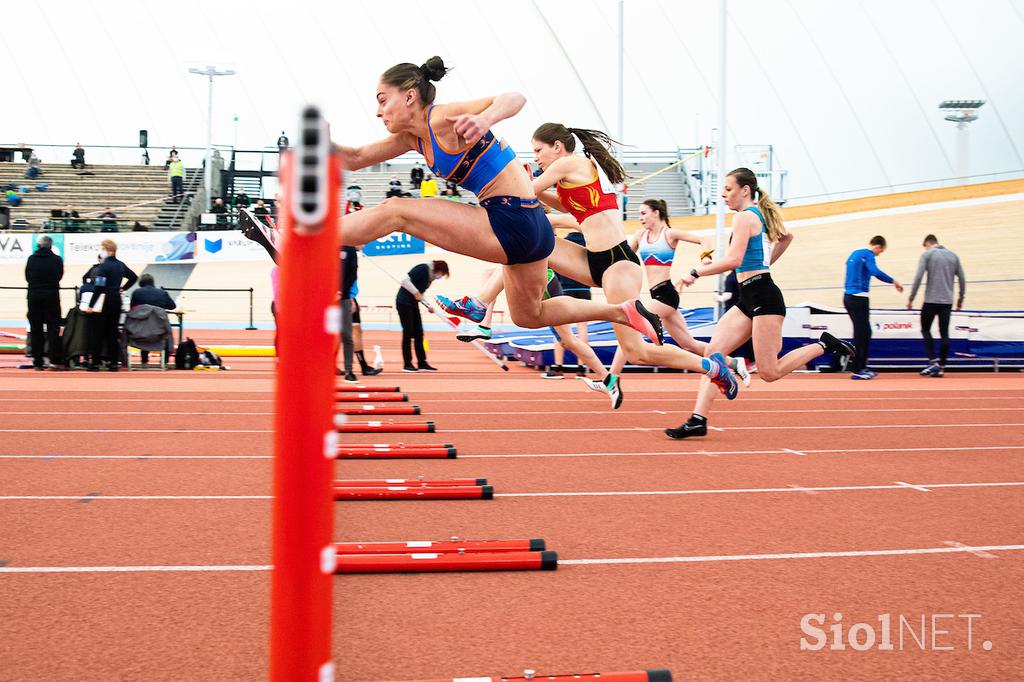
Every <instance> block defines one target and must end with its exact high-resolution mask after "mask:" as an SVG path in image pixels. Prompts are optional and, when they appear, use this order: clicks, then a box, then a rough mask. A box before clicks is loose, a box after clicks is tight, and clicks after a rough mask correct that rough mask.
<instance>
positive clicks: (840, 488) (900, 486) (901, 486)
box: [0, 481, 1024, 499]
mask: <svg viewBox="0 0 1024 682" xmlns="http://www.w3.org/2000/svg"><path fill="white" fill-rule="evenodd" d="M1019 486H1024V481H997V482H987V483H936V484H934V485H931V484H927V487H925V486H924V485H919V486H917V485H910V484H909V483H902V482H901V481H897V482H896V483H895V484H894V485H835V486H799V487H793V486H787V487H785V488H708V489H692V490H610V491H590V492H587V491H581V492H550V493H494V497H620V496H643V495H735V494H750V493H792V492H848V491H854V490H917V491H921V492H931V491H930V490H929V489H928V488H1001V487H1019ZM0 499H2V498H0ZM73 499H74V498H73Z"/></svg>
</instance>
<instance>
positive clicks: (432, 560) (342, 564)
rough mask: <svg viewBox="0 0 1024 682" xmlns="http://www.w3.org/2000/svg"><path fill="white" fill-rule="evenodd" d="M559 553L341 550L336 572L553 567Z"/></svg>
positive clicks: (543, 568)
mask: <svg viewBox="0 0 1024 682" xmlns="http://www.w3.org/2000/svg"><path fill="white" fill-rule="evenodd" d="M557 568H558V554H557V553H556V552H552V551H547V550H546V551H543V552H491V553H480V554H471V553H467V554H441V553H438V552H422V553H417V554H368V555H364V554H339V555H338V557H337V563H336V564H335V569H334V572H335V573H431V572H441V571H553V570H555V569H557Z"/></svg>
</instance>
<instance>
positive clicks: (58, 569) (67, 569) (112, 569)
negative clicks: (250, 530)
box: [0, 566, 273, 573]
mask: <svg viewBox="0 0 1024 682" xmlns="http://www.w3.org/2000/svg"><path fill="white" fill-rule="evenodd" d="M272 568H273V566H5V567H2V568H0V573H154V572H156V573H175V572H186V573H192V572H197V573H198V572H218V571H237V572H245V571H269V570H271V569H272Z"/></svg>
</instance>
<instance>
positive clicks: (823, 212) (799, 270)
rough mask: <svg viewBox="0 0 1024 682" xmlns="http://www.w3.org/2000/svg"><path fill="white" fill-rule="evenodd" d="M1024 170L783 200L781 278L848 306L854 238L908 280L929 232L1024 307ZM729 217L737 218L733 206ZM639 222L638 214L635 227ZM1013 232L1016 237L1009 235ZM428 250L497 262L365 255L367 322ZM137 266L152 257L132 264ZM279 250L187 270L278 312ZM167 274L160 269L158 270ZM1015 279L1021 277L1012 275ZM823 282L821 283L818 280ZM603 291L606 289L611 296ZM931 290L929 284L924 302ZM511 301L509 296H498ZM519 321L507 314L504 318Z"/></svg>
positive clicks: (466, 278) (975, 290)
mask: <svg viewBox="0 0 1024 682" xmlns="http://www.w3.org/2000/svg"><path fill="white" fill-rule="evenodd" d="M1022 197H1024V180H1013V181H1006V182H996V183H985V184H978V185H965V186H957V187H948V188H942V189H933V190H924V191H919V192H904V193H898V194H887V195H881V196H876V197H867V198H860V199H851V200H845V201H838V202H830V203H823V204H813V205H804V206H795V207H790V208H786V209H784V211H783V213H784V217H785V219H786V220H787V223H788V225H789V226H790V229H791V230H792V232H793V234H794V235H795V237H796V239H795V240H794V242H793V245H792V246H791V247H790V249H789V250H788V251H787V252H786V254H785V256H784V257H783V258H782V259H781V260H780V261H779V262H778V264H777V265H776V266H775V267H774V268H773V273H774V277H775V279H776V281H777V282H778V283H779V285H780V286H781V287H782V290H783V291H784V292H785V293H786V301H787V303H789V304H790V305H795V304H799V303H803V302H813V303H817V304H819V305H829V306H841V305H842V288H841V287H842V283H843V271H844V263H845V261H846V257H847V256H848V255H849V253H850V252H851V251H853V250H854V249H857V248H860V247H862V246H866V245H867V242H868V240H869V239H870V238H871V237H872V236H873V235H876V234H880V235H883V236H884V237H885V238H886V239H887V240H888V242H889V248H888V250H887V251H886V252H885V253H884V254H883V255H882V256H881V257H880V258H879V260H878V263H879V267H881V268H882V269H883V270H884V271H885V272H887V273H889V274H890V275H892V276H893V277H895V278H896V279H897V280H899V281H900V282H902V283H904V284H905V285H907V286H908V287H909V285H910V283H911V282H912V281H913V277H914V273H915V271H916V268H917V262H918V258H919V257H920V255H921V252H922V248H921V242H922V240H923V238H924V236H925V235H926V234H929V233H934V234H935V235H937V236H938V237H939V241H940V242H941V243H942V244H943V245H944V246H946V247H947V248H949V249H951V250H953V251H954V252H956V253H957V254H958V255H959V256H960V258H961V261H962V262H963V264H964V270H965V272H966V275H967V279H968V281H969V282H972V284H969V286H968V290H967V299H966V302H965V308H968V309H975V310H979V309H980V310H1019V309H1021V308H1024V274H1022V273H1024V254H1022V253H1021V252H1020V251H1018V250H1016V249H1014V248H1010V247H1011V245H1012V244H1013V243H1014V242H1013V241H1011V240H1012V238H1013V236H1014V235H1016V234H1020V232H1021V231H1022V230H1024V201H1022ZM726 221H727V223H726V224H727V225H728V221H729V217H728V216H727V217H726ZM713 225H714V216H693V217H688V218H679V219H676V220H674V221H673V227H679V228H682V229H686V230H693V231H707V230H709V229H710V228H712V227H713ZM637 227H638V224H637V223H635V222H631V223H627V225H626V229H627V231H628V232H632V231H634V230H636V229H637ZM1004 242H1005V244H1004ZM680 253H681V255H682V257H681V258H677V261H676V265H675V266H674V270H673V274H674V275H675V276H676V277H678V276H679V275H681V274H683V273H684V272H686V271H687V270H688V269H689V268H690V267H692V266H693V264H694V263H695V262H696V258H697V247H696V246H693V245H690V244H684V245H681V246H680ZM429 259H444V260H446V261H448V264H449V266H450V267H451V270H452V277H451V278H450V279H448V280H442V281H440V282H437V283H435V284H434V285H433V286H432V287H431V289H430V292H429V293H430V294H444V295H449V296H461V295H463V294H467V293H473V292H474V291H476V289H477V288H478V286H479V284H480V282H481V281H482V280H483V278H484V277H485V276H486V274H487V273H488V272H489V271H490V269H491V268H493V267H494V266H493V265H492V264H489V263H483V262H480V261H477V260H475V259H472V258H467V257H465V256H460V255H456V254H451V253H447V252H442V251H439V250H436V249H433V248H431V247H428V252H427V254H425V255H423V254H417V255H404V256H387V257H378V258H374V259H372V260H371V259H366V258H364V259H362V260H361V262H360V271H359V301H360V303H361V304H362V305H363V306H364V313H363V319H364V322H366V323H389V322H390V323H395V324H397V318H396V317H395V316H394V315H393V313H392V312H391V311H390V308H389V306H392V305H393V304H394V295H395V292H396V290H397V285H396V284H395V282H394V281H393V280H392V279H391V277H389V276H388V275H389V274H390V275H391V276H392V277H395V278H398V279H401V278H402V276H403V275H404V274H405V272H406V271H407V270H409V269H410V268H411V267H412V266H414V265H416V264H417V263H421V262H424V261H426V260H429ZM129 265H130V266H132V267H133V268H135V269H136V270H137V271H138V272H141V271H142V268H143V266H141V265H139V264H135V263H129ZM270 267H271V263H270V261H269V259H268V260H267V261H266V262H264V263H217V264H212V263H209V264H198V265H196V267H195V269H194V270H193V272H192V274H191V276H190V277H189V279H188V283H187V285H186V286H187V287H189V288H211V289H215V288H238V289H247V288H249V287H252V288H253V289H254V318H255V321H256V322H257V323H259V322H269V321H270V320H271V319H272V318H271V315H270V277H269V272H270ZM85 269H86V266H84V265H80V266H68V268H67V271H66V274H65V277H64V282H63V283H64V285H65V286H73V285H74V284H75V283H77V282H78V281H80V279H81V276H82V274H83V273H84V272H85ZM154 272H156V276H157V279H158V281H157V284H159V283H160V282H159V270H158V269H154ZM1013 280H1016V281H1013ZM0 285H2V286H22V285H24V271H23V267H22V266H20V265H4V266H0ZM713 288H714V278H707V279H703V280H700V281H698V283H697V285H696V286H694V287H693V288H691V289H689V290H687V291H686V292H685V293H684V295H683V297H682V306H683V307H687V308H696V307H701V306H708V305H711V304H712V302H713V297H712V289H713ZM811 289H814V290H811ZM907 293H909V292H905V293H903V294H898V293H897V292H896V291H895V290H894V289H893V288H892V287H890V286H886V285H883V284H881V283H880V282H876V283H875V285H874V286H873V288H872V295H871V303H872V306H873V307H875V308H898V307H903V306H904V305H905V304H906V296H907ZM600 296H601V294H600V291H599V290H595V297H596V298H598V299H599V298H600ZM922 297H923V291H922V292H921V293H918V298H917V300H916V303H917V304H918V305H920V302H921V300H922ZM63 302H64V307H69V306H70V305H71V294H70V292H65V293H64V301H63ZM178 302H179V307H181V308H183V309H185V310H187V311H188V314H187V318H186V325H196V324H198V325H201V324H202V323H204V322H226V323H238V324H239V326H244V325H245V324H246V323H247V322H248V315H249V306H248V303H249V301H248V294H247V293H213V292H185V293H183V294H181V295H180V296H179V297H178ZM497 307H498V309H499V310H503V309H504V299H503V298H501V299H499V301H498V306H497ZM24 314H25V307H24V293H23V292H21V291H0V319H7V320H15V319H20V318H22V317H23V316H24ZM510 321H511V320H510V319H509V318H508V317H507V315H499V316H498V318H497V320H496V322H497V323H498V324H499V325H500V324H502V323H505V322H510Z"/></svg>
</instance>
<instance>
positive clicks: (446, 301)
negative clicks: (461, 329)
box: [434, 296, 487, 323]
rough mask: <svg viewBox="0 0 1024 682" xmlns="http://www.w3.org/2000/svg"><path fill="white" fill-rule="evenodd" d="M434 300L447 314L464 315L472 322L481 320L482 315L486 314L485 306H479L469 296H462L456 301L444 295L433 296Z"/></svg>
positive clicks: (482, 318)
mask: <svg viewBox="0 0 1024 682" xmlns="http://www.w3.org/2000/svg"><path fill="white" fill-rule="evenodd" d="M434 300H435V301H437V305H439V306H440V307H441V310H443V311H445V312H446V313H448V314H449V315H457V316H458V317H464V318H466V319H467V320H470V321H472V322H477V323H479V322H483V320H484V315H486V314H487V308H485V307H481V306H480V304H478V303H477V302H476V301H475V300H473V299H472V298H470V297H469V296H463V297H462V298H460V299H459V300H457V301H453V300H451V299H450V298H448V297H446V296H435V297H434Z"/></svg>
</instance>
